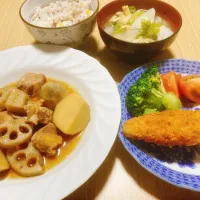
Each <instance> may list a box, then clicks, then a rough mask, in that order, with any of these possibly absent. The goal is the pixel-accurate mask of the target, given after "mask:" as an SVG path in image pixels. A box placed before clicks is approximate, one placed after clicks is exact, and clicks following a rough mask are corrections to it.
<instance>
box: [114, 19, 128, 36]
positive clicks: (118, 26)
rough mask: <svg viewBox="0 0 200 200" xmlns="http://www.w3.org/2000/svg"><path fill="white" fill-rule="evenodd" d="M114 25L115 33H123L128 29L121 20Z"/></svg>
mask: <svg viewBox="0 0 200 200" xmlns="http://www.w3.org/2000/svg"><path fill="white" fill-rule="evenodd" d="M113 25H114V31H113V34H118V33H123V32H125V31H126V28H125V27H123V23H122V22H121V21H117V22H115V23H113Z"/></svg>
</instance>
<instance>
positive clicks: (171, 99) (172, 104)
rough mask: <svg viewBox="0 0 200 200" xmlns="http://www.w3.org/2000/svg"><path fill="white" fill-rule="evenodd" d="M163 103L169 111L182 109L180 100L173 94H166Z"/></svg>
mask: <svg viewBox="0 0 200 200" xmlns="http://www.w3.org/2000/svg"><path fill="white" fill-rule="evenodd" d="M162 103H163V105H164V106H165V108H166V109H167V110H180V109H181V107H182V104H181V101H180V99H179V98H178V97H177V96H176V95H175V94H173V93H167V94H165V95H164V97H163V99H162Z"/></svg>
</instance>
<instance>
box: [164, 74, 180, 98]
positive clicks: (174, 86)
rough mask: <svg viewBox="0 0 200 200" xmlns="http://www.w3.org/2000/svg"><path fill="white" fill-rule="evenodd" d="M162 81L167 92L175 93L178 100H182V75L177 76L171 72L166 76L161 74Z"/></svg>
mask: <svg viewBox="0 0 200 200" xmlns="http://www.w3.org/2000/svg"><path fill="white" fill-rule="evenodd" d="M161 79H162V81H163V85H164V87H165V90H166V91H167V92H172V93H174V94H175V95H176V96H177V97H178V98H180V92H179V86H178V82H179V80H180V79H181V74H176V73H175V72H174V71H170V72H168V73H165V74H161Z"/></svg>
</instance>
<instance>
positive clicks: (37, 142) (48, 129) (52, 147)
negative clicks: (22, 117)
mask: <svg viewBox="0 0 200 200" xmlns="http://www.w3.org/2000/svg"><path fill="white" fill-rule="evenodd" d="M31 140H32V143H33V145H34V146H35V148H36V149H38V150H39V151H40V152H43V153H46V154H47V155H49V156H54V155H56V152H57V149H58V147H59V146H60V145H61V144H62V137H61V136H59V135H57V130H56V127H55V125H54V124H53V123H49V124H48V125H46V126H44V127H43V128H41V129H40V130H39V131H37V132H36V133H35V134H34V135H33V137H32V139H31Z"/></svg>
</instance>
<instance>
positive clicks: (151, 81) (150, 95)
mask: <svg viewBox="0 0 200 200" xmlns="http://www.w3.org/2000/svg"><path fill="white" fill-rule="evenodd" d="M165 93H166V91H165V89H164V87H163V84H162V81H161V78H160V74H159V72H158V67H157V66H153V67H151V68H148V69H147V70H146V71H145V72H144V73H143V74H142V75H141V77H140V78H139V79H138V80H137V81H136V82H135V83H134V84H133V85H132V86H131V87H130V89H129V91H128V94H127V96H126V106H127V109H128V111H129V113H130V114H131V115H133V116H140V115H143V114H144V113H146V111H145V110H149V109H153V110H154V111H162V110H164V109H165V107H164V106H163V103H162V98H163V95H164V94H165Z"/></svg>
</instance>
